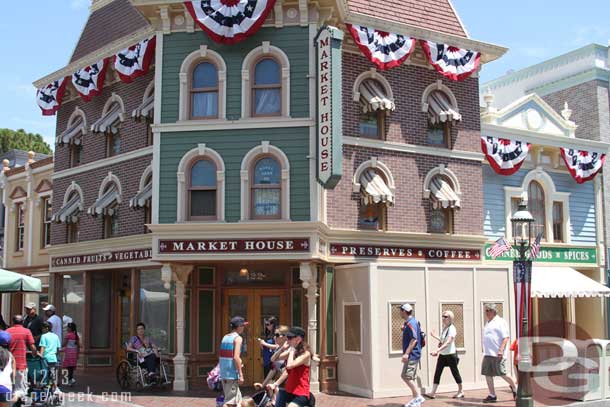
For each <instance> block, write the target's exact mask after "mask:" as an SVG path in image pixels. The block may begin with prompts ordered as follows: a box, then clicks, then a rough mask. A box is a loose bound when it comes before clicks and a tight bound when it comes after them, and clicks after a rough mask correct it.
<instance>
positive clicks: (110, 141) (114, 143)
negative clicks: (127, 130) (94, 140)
mask: <svg viewBox="0 0 610 407" xmlns="http://www.w3.org/2000/svg"><path fill="white" fill-rule="evenodd" d="M119 154H121V135H120V134H119V133H117V134H112V133H110V134H108V135H107V136H106V157H114V156H115V155H119Z"/></svg>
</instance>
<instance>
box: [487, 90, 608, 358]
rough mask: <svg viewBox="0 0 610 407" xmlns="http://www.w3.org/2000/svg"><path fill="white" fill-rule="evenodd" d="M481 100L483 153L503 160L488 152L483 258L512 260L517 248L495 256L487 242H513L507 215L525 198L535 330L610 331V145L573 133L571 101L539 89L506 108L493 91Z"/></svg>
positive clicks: (563, 333) (569, 335)
mask: <svg viewBox="0 0 610 407" xmlns="http://www.w3.org/2000/svg"><path fill="white" fill-rule="evenodd" d="M484 101H485V104H486V106H485V108H484V109H483V112H482V114H481V122H482V125H481V132H482V138H483V139H484V141H483V142H484V143H486V145H487V150H486V152H487V153H489V154H490V157H496V158H498V157H500V156H501V155H500V154H501V152H504V157H505V159H506V160H505V162H504V163H503V164H502V165H503V167H499V166H498V164H497V162H496V161H495V160H494V159H493V158H490V159H489V160H488V161H487V162H488V163H490V165H486V166H485V167H484V169H483V180H484V186H483V194H484V213H485V219H484V223H483V226H484V231H485V235H486V236H487V238H488V239H489V241H488V243H487V244H486V249H485V260H486V263H487V264H490V265H491V264H494V265H497V266H498V267H500V268H502V267H508V268H511V267H512V264H511V263H509V261H510V260H511V259H512V258H514V256H515V255H516V252H515V250H511V251H510V252H506V253H504V254H503V255H501V256H499V257H498V258H495V259H493V258H492V257H491V256H490V255H489V248H490V247H491V246H492V244H493V241H495V240H496V239H498V238H499V237H502V236H505V237H506V239H508V240H509V241H512V234H513V231H512V227H511V225H510V217H511V216H512V214H513V213H514V212H515V211H516V210H517V206H518V204H519V202H520V201H521V200H524V201H525V202H526V203H527V207H528V210H529V211H530V213H531V214H532V215H533V217H534V227H533V229H534V237H536V236H537V235H538V234H540V236H541V251H540V254H539V256H538V258H537V259H536V260H535V262H534V263H533V270H532V297H533V321H532V324H533V325H532V326H533V333H534V335H535V336H552V337H559V338H566V339H576V338H578V339H582V336H583V335H586V337H589V338H606V337H607V329H608V327H607V326H606V323H605V321H606V320H607V315H606V305H605V299H604V298H603V297H604V296H608V295H609V293H610V289H608V288H607V287H605V286H604V274H605V273H604V269H605V267H604V265H605V263H606V261H607V259H606V258H605V253H606V245H605V243H604V234H603V231H604V226H603V225H604V218H603V213H604V211H603V190H602V177H601V174H599V175H598V172H599V171H600V170H601V167H602V161H603V158H602V155H604V154H607V152H608V147H610V144H608V143H603V142H600V141H595V140H592V139H593V137H591V138H576V137H575V134H576V133H577V132H578V127H577V125H578V124H579V123H574V122H572V121H570V118H571V116H572V110H571V108H570V107H569V105H568V104H564V108H563V110H562V111H561V112H556V111H555V110H553V108H552V107H551V106H550V105H549V104H548V103H547V102H545V101H544V100H543V99H542V98H541V97H540V96H538V95H537V94H535V93H531V94H529V95H526V96H523V97H520V98H518V99H516V100H515V101H513V102H512V103H509V104H507V105H506V106H504V107H503V108H501V109H498V108H496V107H495V101H494V95H493V93H491V92H487V93H485V94H484ZM501 145H504V146H505V147H504V149H503V147H502V146H501ZM490 147H491V148H490ZM492 150H494V151H498V153H496V154H494V153H493V152H492ZM562 150H563V151H562ZM571 151H572V152H576V153H577V154H572V153H571ZM562 156H565V159H564V158H562ZM509 158H512V159H509ZM581 160H585V161H582V162H581ZM576 161H578V165H575V164H574V163H575V162H576ZM509 163H510V164H509ZM568 165H569V167H568ZM581 168H585V170H582V169H581ZM501 264H504V265H505V266H500V265H501ZM577 331H578V332H577ZM544 356H545V355H543V354H540V355H539V357H544ZM535 357H536V355H535Z"/></svg>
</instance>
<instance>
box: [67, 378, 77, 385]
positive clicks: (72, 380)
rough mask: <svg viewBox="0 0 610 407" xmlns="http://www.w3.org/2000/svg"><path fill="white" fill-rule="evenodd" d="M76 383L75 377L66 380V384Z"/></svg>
mask: <svg viewBox="0 0 610 407" xmlns="http://www.w3.org/2000/svg"><path fill="white" fill-rule="evenodd" d="M75 384H76V379H75V378H72V379H70V380H68V386H74V385H75Z"/></svg>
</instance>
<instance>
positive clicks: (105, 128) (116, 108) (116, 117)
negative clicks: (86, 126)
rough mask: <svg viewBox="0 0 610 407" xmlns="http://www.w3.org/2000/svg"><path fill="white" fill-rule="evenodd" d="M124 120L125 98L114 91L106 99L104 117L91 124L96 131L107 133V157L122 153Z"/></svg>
mask: <svg viewBox="0 0 610 407" xmlns="http://www.w3.org/2000/svg"><path fill="white" fill-rule="evenodd" d="M123 121H125V105H124V103H123V100H122V99H121V98H120V97H119V96H118V95H117V94H116V93H113V94H112V96H111V97H110V98H108V100H107V101H106V105H105V106H104V110H103V111H102V117H100V118H99V119H98V120H97V121H96V122H95V123H93V125H92V126H91V130H92V131H93V132H94V133H102V134H105V135H106V157H113V156H115V155H118V154H120V153H121V133H120V127H121V123H123Z"/></svg>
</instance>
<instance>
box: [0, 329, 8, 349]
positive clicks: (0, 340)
mask: <svg viewBox="0 0 610 407" xmlns="http://www.w3.org/2000/svg"><path fill="white" fill-rule="evenodd" d="M10 341H11V334H9V333H8V332H6V331H0V346H3V345H8V344H9V342H10Z"/></svg>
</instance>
